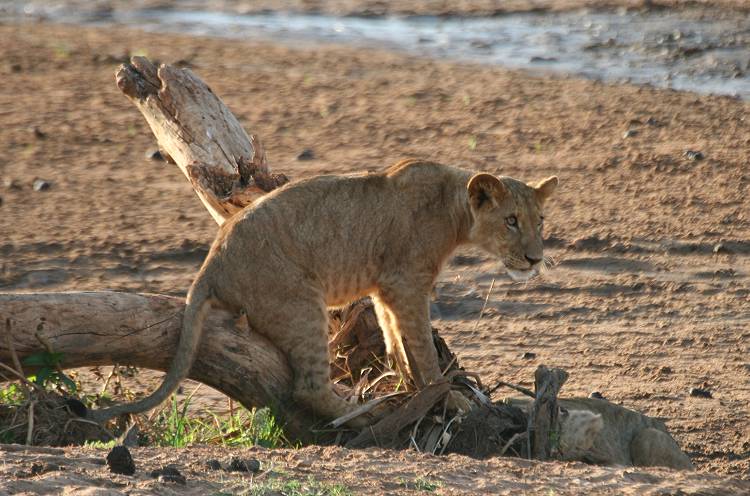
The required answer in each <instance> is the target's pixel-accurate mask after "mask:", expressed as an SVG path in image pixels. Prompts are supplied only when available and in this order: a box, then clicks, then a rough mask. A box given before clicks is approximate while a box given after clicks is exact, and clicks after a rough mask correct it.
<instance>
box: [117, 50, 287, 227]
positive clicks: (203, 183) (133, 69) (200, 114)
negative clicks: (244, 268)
mask: <svg viewBox="0 0 750 496" xmlns="http://www.w3.org/2000/svg"><path fill="white" fill-rule="evenodd" d="M115 77H116V81H117V86H118V88H120V90H121V91H122V92H123V93H124V94H125V95H126V96H127V97H128V98H129V99H130V101H131V102H133V104H135V106H136V107H137V108H138V110H140V112H141V114H143V116H144V117H145V118H146V121H147V122H148V124H149V126H150V127H151V131H153V133H154V136H156V139H157V141H158V142H159V147H160V149H161V150H163V151H164V152H165V153H166V155H167V156H168V157H170V158H171V159H172V161H174V162H175V163H176V164H177V166H178V167H179V168H180V170H181V171H182V172H183V174H185V176H186V177H187V178H188V180H189V181H190V184H191V185H192V186H193V189H194V190H195V192H196V193H197V194H198V197H199V198H200V200H201V201H202V202H203V204H204V205H205V206H206V208H207V209H208V211H209V212H210V213H211V216H212V217H213V218H214V220H216V222H218V223H219V224H222V223H223V222H224V220H226V219H227V218H228V217H230V216H231V215H232V214H234V213H236V212H237V211H239V210H241V209H242V208H243V207H245V206H247V205H249V204H250V203H252V202H253V201H254V200H256V199H257V198H260V197H261V196H263V195H264V194H266V193H267V192H268V191H271V190H272V189H274V188H276V187H278V186H280V185H282V184H284V183H286V182H287V181H288V179H287V178H286V176H284V175H283V174H273V173H272V172H271V171H270V169H269V167H268V162H267V160H266V153H265V150H264V148H263V146H262V144H261V142H260V139H259V138H258V137H257V136H255V135H250V136H248V135H247V133H246V132H245V130H244V129H243V128H242V126H241V125H240V123H239V122H238V121H237V119H236V118H235V117H234V115H233V114H232V112H230V111H229V109H228V108H227V107H226V105H224V103H223V102H222V101H221V100H220V99H219V97H217V96H216V95H215V94H214V93H213V91H211V89H210V88H209V87H208V86H207V85H206V84H205V83H204V82H203V81H202V80H201V79H200V78H199V77H197V76H196V75H195V74H194V73H193V72H192V71H191V70H190V69H180V68H177V67H173V66H169V65H164V64H162V65H161V66H160V67H158V68H157V67H156V65H154V64H153V63H152V62H150V61H149V60H148V59H147V58H145V57H133V58H132V59H131V62H130V63H129V64H123V65H122V66H120V68H119V69H118V70H117V73H116V74H115Z"/></svg>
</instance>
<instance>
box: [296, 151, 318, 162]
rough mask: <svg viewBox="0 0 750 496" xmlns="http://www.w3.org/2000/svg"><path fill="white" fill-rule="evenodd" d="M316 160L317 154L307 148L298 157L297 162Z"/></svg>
mask: <svg viewBox="0 0 750 496" xmlns="http://www.w3.org/2000/svg"><path fill="white" fill-rule="evenodd" d="M314 158H315V152H314V151H312V150H310V149H309V148H305V149H304V150H302V152H301V153H300V154H299V155H297V160H312V159H314Z"/></svg>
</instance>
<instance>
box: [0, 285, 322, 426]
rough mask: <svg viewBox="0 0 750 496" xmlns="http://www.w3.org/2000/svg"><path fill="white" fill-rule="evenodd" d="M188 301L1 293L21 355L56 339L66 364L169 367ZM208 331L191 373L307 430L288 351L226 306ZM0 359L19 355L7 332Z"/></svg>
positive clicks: (1, 309) (0, 311)
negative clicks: (242, 322) (293, 386)
mask: <svg viewBox="0 0 750 496" xmlns="http://www.w3.org/2000/svg"><path fill="white" fill-rule="evenodd" d="M184 306H185V303H184V301H183V299H182V298H174V297H170V296H162V295H148V294H130V293H117V292H106V291H102V292H80V293H29V294H0V318H1V319H2V320H1V321H2V322H3V326H2V328H3V331H2V332H3V333H6V332H8V329H7V328H6V326H5V325H4V323H5V321H6V319H10V328H9V331H10V338H11V340H12V343H13V346H14V348H15V351H16V353H17V354H18V356H19V357H20V358H21V360H23V358H24V357H26V356H28V355H31V354H33V353H37V352H39V351H44V350H45V349H46V348H47V347H49V348H51V349H52V350H54V351H55V352H56V353H62V354H63V362H62V364H61V365H62V366H63V367H64V368H75V367H84V366H96V365H113V364H121V365H133V366H136V367H145V368H149V369H154V370H161V371H166V370H167V369H168V368H169V366H170V364H171V362H172V356H173V353H174V350H175V349H176V346H177V339H178V336H179V333H180V330H181V327H182V312H183V309H184ZM206 336H207V339H204V340H202V342H201V346H200V348H199V351H198V357H197V360H196V362H195V365H194V366H193V368H192V369H191V372H190V378H191V379H195V380H196V381H199V382H202V383H204V384H207V385H209V386H211V387H213V388H215V389H217V390H219V391H221V392H222V393H224V394H226V395H227V396H229V397H231V398H234V399H235V400H237V401H238V402H240V403H242V404H243V405H244V406H246V407H248V408H251V407H254V406H258V407H263V406H271V407H273V408H274V409H275V411H276V412H277V414H278V415H280V416H281V417H282V419H283V420H284V421H286V422H287V424H288V429H289V430H290V433H291V435H292V436H299V437H304V434H305V433H307V429H309V427H310V425H312V422H313V419H310V418H309V416H306V415H304V414H303V413H304V412H303V411H302V410H300V409H299V407H298V406H297V405H295V404H294V403H293V401H292V400H291V398H290V396H289V391H290V390H291V389H290V388H291V372H290V369H289V366H288V364H287V361H286V358H285V357H284V356H283V355H282V354H281V352H279V351H278V349H277V348H276V347H274V346H273V345H272V344H271V343H270V342H269V341H268V340H266V339H265V338H264V337H262V336H260V335H259V334H257V333H253V332H250V331H249V330H248V329H247V328H246V327H245V328H243V326H242V325H239V324H238V323H237V322H236V317H235V316H232V315H229V314H228V313H226V312H224V311H221V310H214V311H212V312H211V313H210V315H209V318H208V321H207V323H206ZM0 362H2V363H6V364H11V363H12V361H11V351H10V349H9V348H8V340H7V339H0ZM25 372H26V373H31V372H33V369H32V368H31V367H25Z"/></svg>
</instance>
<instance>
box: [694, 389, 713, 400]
mask: <svg viewBox="0 0 750 496" xmlns="http://www.w3.org/2000/svg"><path fill="white" fill-rule="evenodd" d="M690 396H692V397H694V398H713V394H711V391H709V390H708V389H703V388H697V387H694V388H690Z"/></svg>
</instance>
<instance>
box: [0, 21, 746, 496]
mask: <svg viewBox="0 0 750 496" xmlns="http://www.w3.org/2000/svg"><path fill="white" fill-rule="evenodd" d="M0 53H2V55H3V56H2V60H0V76H1V77H2V83H0V119H1V120H0V122H2V126H0V197H1V198H2V202H1V203H0V233H2V237H0V290H2V291H13V292H17V291H60V290H103V289H115V290H126V291H144V292H158V293H167V294H184V293H185V292H186V290H187V288H188V287H189V285H190V282H191V279H192V277H193V275H194V273H195V271H196V269H197V268H198V266H199V264H200V263H201V261H202V258H203V257H204V256H205V253H206V250H207V247H208V244H209V243H210V241H211V240H212V238H213V236H214V234H215V232H216V225H215V224H214V223H213V221H212V220H211V218H210V216H209V215H208V214H207V212H206V211H205V210H204V209H203V207H202V205H201V204H200V203H199V202H198V201H196V198H195V197H194V194H193V192H192V190H191V188H190V186H189V184H188V183H187V181H186V180H185V179H184V178H183V177H182V176H181V174H180V172H179V170H178V169H177V168H176V167H174V166H170V165H168V164H165V163H163V162H158V161H153V160H150V159H149V158H146V152H147V151H149V150H152V149H153V148H154V146H155V143H154V141H153V138H152V135H151V133H150V131H149V129H148V127H147V125H146V123H145V121H144V120H143V119H142V117H141V116H140V114H139V113H138V111H137V110H136V109H135V108H134V107H132V105H130V104H129V103H128V101H127V100H126V98H125V97H124V96H122V95H121V94H120V93H119V91H118V90H117V88H116V87H115V85H114V78H113V73H114V70H115V69H116V67H117V65H118V64H119V63H120V62H122V61H124V60H126V58H127V56H128V54H133V53H140V54H146V55H148V56H149V57H151V58H154V59H158V60H160V61H162V62H169V63H175V62H178V61H179V62H180V63H181V64H184V65H187V66H189V67H191V68H192V70H194V71H195V72H197V73H198V74H199V75H200V76H201V77H202V78H203V79H204V80H205V81H207V82H208V83H209V84H210V85H211V87H212V89H213V90H214V91H215V92H216V93H217V94H218V95H220V96H221V98H222V99H223V100H224V101H225V103H226V104H227V105H228V106H229V108H230V109H231V110H232V111H233V112H234V113H235V115H237V117H238V118H239V119H240V121H241V122H242V123H243V125H245V127H246V129H248V130H249V131H251V132H254V133H257V134H258V135H260V136H261V137H262V138H263V139H264V142H265V145H266V147H267V149H268V152H269V158H270V163H271V165H272V167H273V168H274V170H276V171H278V172H284V173H286V174H288V175H289V176H291V177H292V178H303V177H309V176H311V175H316V174H321V173H349V172H359V171H373V170H378V169H381V168H383V167H385V166H387V165H389V164H391V163H393V162H395V161H396V160H398V159H400V158H403V157H407V156H419V157H425V158H429V159H434V160H438V161H441V162H445V163H449V164H454V165H460V166H463V167H466V168H471V169H475V170H484V171H488V172H494V173H500V174H504V175H510V176H514V177H518V178H522V179H527V180H535V179H539V178H542V177H546V176H548V175H551V174H556V175H558V176H559V177H560V180H561V185H560V188H559V190H558V193H556V197H555V198H554V199H553V201H551V202H550V204H549V207H548V210H547V212H546V214H545V215H546V219H547V220H546V226H547V227H546V229H547V231H546V237H547V247H548V251H547V252H548V254H550V255H552V256H554V257H555V259H556V260H557V265H556V267H554V268H553V269H552V270H551V271H549V272H547V273H545V274H544V275H543V277H540V278H538V279H536V280H534V281H531V282H529V283H527V284H517V283H513V282H511V281H510V280H509V279H508V277H507V276H506V275H505V274H504V273H503V271H502V269H500V268H499V267H498V265H497V263H496V262H495V261H493V260H491V259H490V258H488V257H487V256H485V255H483V254H481V253H480V252H478V251H474V250H464V251H462V252H461V253H460V254H459V255H458V256H456V257H455V258H454V259H452V260H451V261H450V263H449V265H448V267H446V270H445V272H444V274H443V275H442V277H441V279H440V282H439V283H438V285H437V288H436V292H435V295H436V298H435V303H434V307H433V317H434V318H435V322H434V323H435V325H436V326H437V327H438V328H439V329H440V330H441V335H442V336H444V337H445V338H446V340H447V341H448V343H449V345H450V346H451V348H452V350H453V351H454V352H456V353H457V354H458V357H459V359H460V360H461V362H462V364H463V365H464V366H465V367H466V368H468V369H470V370H473V371H476V372H478V373H480V374H481V376H482V377H483V379H484V381H485V382H486V383H489V384H492V383H493V381H497V380H500V379H502V380H506V381H511V382H517V383H521V384H525V385H527V386H528V385H530V383H531V379H532V377H533V371H534V369H535V368H536V366H537V365H538V364H540V363H544V364H546V365H548V366H558V367H563V368H566V369H567V370H568V371H569V372H570V373H571V378H570V379H569V382H568V383H567V384H566V386H565V388H564V394H565V395H570V396H576V395H587V394H588V393H589V392H591V391H594V390H597V391H600V392H601V393H602V394H603V395H604V396H605V397H607V398H608V399H610V400H611V401H613V402H616V403H620V404H623V405H625V406H628V407H630V408H634V409H637V410H640V411H642V412H644V413H646V414H648V415H650V416H654V417H660V418H663V419H664V420H665V421H666V422H667V425H668V427H669V428H670V430H671V432H672V433H673V434H674V435H675V437H676V439H677V440H678V442H679V443H680V445H681V446H682V447H683V449H684V450H685V451H686V452H687V453H688V454H689V455H690V456H691V458H692V459H693V460H694V462H695V463H696V465H697V467H698V470H699V471H698V472H697V473H694V474H677V473H672V472H669V471H663V470H641V469H638V470H635V469H623V468H602V467H591V466H586V465H582V464H559V463H558V464H539V463H532V462H526V461H519V460H491V461H484V462H480V461H472V460H468V459H464V458H460V457H454V456H452V457H449V458H446V459H440V460H439V459H437V458H435V457H430V456H424V455H419V454H417V453H413V452H406V453H388V452H382V451H377V450H371V451H362V452H353V451H347V450H343V449H334V448H326V449H323V448H306V449H304V450H300V451H295V450H274V451H266V450H261V449H258V450H249V451H247V453H251V455H248V456H255V457H258V458H259V459H262V460H264V461H266V462H269V463H270V461H274V463H278V465H279V467H281V468H280V469H278V470H279V471H281V472H284V474H282V476H287V475H288V476H290V477H302V478H306V477H307V476H308V475H310V474H311V475H313V476H314V477H315V478H318V479H320V480H321V481H335V482H342V483H344V484H346V485H348V486H349V487H350V488H351V489H352V490H354V491H355V492H373V491H375V492H376V493H380V492H384V493H385V492H390V493H396V492H398V493H401V492H406V491H409V490H410V489H409V486H408V483H409V480H411V479H414V478H419V477H427V478H430V479H435V480H437V481H439V482H440V485H439V487H438V488H437V489H436V491H437V492H438V493H440V494H466V493H483V492H484V493H498V494H503V493H514V494H516V493H519V492H524V493H528V494H550V490H552V491H553V493H554V494H580V493H590V494H675V493H677V491H678V489H679V490H682V491H685V492H686V493H688V494H742V493H743V492H744V493H748V492H750V408H748V405H749V404H750V359H749V358H748V356H749V355H748V351H750V350H749V348H750V346H749V345H748V343H749V342H750V341H749V338H750V284H749V282H750V259H749V258H748V255H750V209H748V201H747V197H748V186H749V185H750V170H749V169H748V163H749V162H750V122H748V118H747V116H748V115H749V111H750V104H748V103H745V102H742V101H739V100H737V99H733V98H727V97H712V96H696V95H694V94H690V93H680V92H675V91H669V90H656V89H653V88H648V87H634V86H625V85H607V84H602V83H598V82H592V81H583V80H577V79H567V78H562V77H558V78H552V77H542V76H533V75H529V74H527V73H523V72H515V71H509V70H505V69H500V68H492V67H485V66H472V65H463V64H457V63H442V62H438V61H431V60H423V59H416V58H410V57H406V56H402V55H395V54H390V53H386V52H379V51H372V50H362V49H357V50H354V49H347V48H342V47H323V46H317V47H312V46H306V47H288V46H287V47H282V46H278V45H272V44H264V43H259V42H252V43H249V42H234V41H226V40H216V39H197V38H190V37H180V36H175V35H168V36H167V35H156V34H144V33H141V32H137V31H131V30H126V29H116V28H110V29H106V30H105V29H95V28H79V27H69V26H59V25H50V24H44V23H34V24H23V25H16V24H7V25H0ZM628 131H630V132H628ZM306 149H309V150H312V152H313V156H314V158H313V159H312V160H305V161H303V160H298V159H297V157H298V155H300V153H301V152H303V150H306ZM688 150H691V151H699V152H701V154H702V155H703V157H704V158H703V159H702V160H693V159H690V158H689V157H688V156H686V155H685V152H686V151H688ZM35 179H43V180H46V181H48V182H49V188H48V189H45V190H43V191H35V190H34V189H33V187H32V185H33V183H34V181H35ZM493 279H494V280H495V283H494V289H493V292H492V294H491V295H490V297H489V300H488V305H487V308H486V310H485V312H484V314H483V315H482V318H481V320H479V322H478V324H477V317H478V315H479V314H480V311H481V309H482V306H483V303H484V300H485V298H486V297H487V293H488V290H489V288H490V286H491V283H492V281H493ZM526 352H530V353H533V354H534V355H533V358H524V353H526ZM528 356H531V355H526V357H528ZM143 377H147V378H150V379H149V380H148V381H147V382H148V383H149V384H150V387H153V384H154V376H152V375H151V376H150V375H147V374H144V375H143ZM691 387H705V388H707V389H709V390H710V391H711V392H712V398H696V397H691V396H690V394H689V389H690V388H691ZM215 401H216V402H220V401H223V400H221V399H218V398H215ZM134 453H135V456H136V463H139V464H143V466H144V467H147V468H148V470H150V469H151V468H158V467H157V465H159V464H163V463H167V462H176V463H179V464H182V465H181V470H183V469H184V472H183V473H185V474H186V475H188V479H189V483H188V484H189V485H188V486H187V488H188V489H189V490H194V491H193V492H194V493H195V494H202V493H205V492H206V491H207V490H208V489H211V490H213V488H216V490H217V491H218V489H219V488H221V487H234V486H231V485H232V484H234V483H235V479H236V478H234V477H229V476H227V475H225V474H224V473H223V472H220V473H215V474H211V473H207V472H206V471H205V470H204V469H203V468H202V466H203V464H204V462H205V460H207V459H209V458H220V459H221V458H223V457H225V456H227V453H228V450H221V449H204V448H194V449H189V450H186V451H175V450H167V449H163V450H155V449H146V448H142V449H138V450H136V451H135V452H134ZM103 455H104V452H103V451H92V450H84V449H72V450H67V451H66V452H65V456H66V457H68V459H67V461H57V462H54V463H58V464H63V465H65V467H66V468H65V470H64V471H62V472H61V471H51V472H48V473H45V474H41V475H36V476H32V477H27V476H26V475H24V474H23V473H18V472H17V471H18V470H21V471H23V470H30V469H29V467H28V465H30V464H31V463H33V462H34V461H36V460H37V458H38V459H39V460H40V461H42V462H44V461H45V460H46V458H45V457H53V458H54V457H57V458H59V457H60V456H63V455H61V454H59V453H58V454H39V453H35V452H34V451H30V452H29V453H26V454H23V453H7V452H6V453H3V460H4V462H5V463H4V464H0V474H2V475H0V493H2V492H4V491H5V492H10V493H13V492H16V491H28V492H30V493H33V492H34V491H42V489H45V488H46V489H49V490H50V491H52V490H55V491H59V492H61V493H63V492H65V491H67V492H69V493H72V492H76V491H79V490H81V491H83V489H84V488H88V489H87V491H89V493H90V494H106V491H107V490H109V489H110V488H111V489H112V491H125V490H127V491H131V493H132V494H137V493H138V492H139V491H140V492H147V491H156V492H159V493H164V494H170V493H171V492H180V493H181V494H182V493H184V491H185V488H184V487H182V486H181V487H177V488H176V489H175V488H174V487H173V486H167V485H159V484H157V483H156V482H154V481H153V480H150V479H149V478H148V476H147V472H145V473H144V474H145V475H144V474H140V475H138V476H137V477H136V478H135V479H128V478H125V477H122V476H110V475H109V474H108V473H107V472H106V470H105V469H104V468H102V467H101V466H100V465H96V464H93V465H92V464H89V463H88V462H86V461H85V460H84V461H80V462H76V461H75V457H87V456H88V457H90V456H96V457H99V458H101V457H102V456H103ZM47 462H49V460H47ZM49 463H53V462H49ZM728 477H730V478H731V479H728ZM402 479H403V480H402ZM404 480H405V481H406V482H405V483H404V482H403V481H404ZM44 481H46V482H47V483H48V484H42V482H44ZM217 484H218V485H217ZM222 484H228V486H222ZM237 484H240V486H241V485H242V484H247V480H244V481H240V482H237ZM399 484H401V485H399ZM238 487H239V486H238ZM241 487H245V486H241ZM52 488H56V489H52ZM414 491H417V490H416V489H415V490H414Z"/></svg>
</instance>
